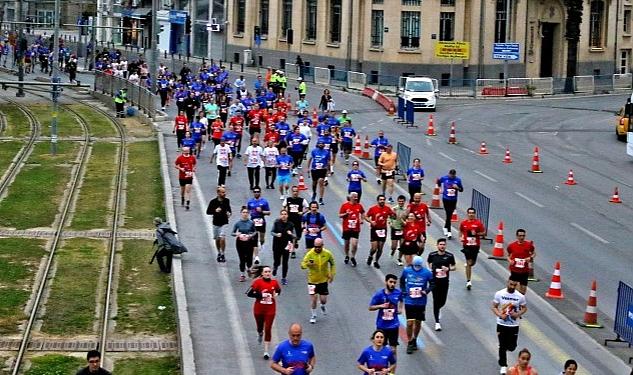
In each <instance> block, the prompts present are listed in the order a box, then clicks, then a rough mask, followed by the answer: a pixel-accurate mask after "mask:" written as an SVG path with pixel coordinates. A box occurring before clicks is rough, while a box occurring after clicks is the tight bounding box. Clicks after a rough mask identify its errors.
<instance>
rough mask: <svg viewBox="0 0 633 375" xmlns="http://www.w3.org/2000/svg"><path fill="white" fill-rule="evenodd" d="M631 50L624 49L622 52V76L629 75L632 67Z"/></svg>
mask: <svg viewBox="0 0 633 375" xmlns="http://www.w3.org/2000/svg"><path fill="white" fill-rule="evenodd" d="M630 60H631V50H630V49H623V50H621V51H620V74H627V73H629V66H630V65H631V61H630Z"/></svg>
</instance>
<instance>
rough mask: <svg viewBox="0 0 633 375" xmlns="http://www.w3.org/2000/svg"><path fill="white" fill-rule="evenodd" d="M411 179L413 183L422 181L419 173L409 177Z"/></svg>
mask: <svg viewBox="0 0 633 375" xmlns="http://www.w3.org/2000/svg"><path fill="white" fill-rule="evenodd" d="M411 178H412V179H413V180H414V181H420V180H421V179H422V176H421V175H420V174H419V173H414V174H412V175H411Z"/></svg>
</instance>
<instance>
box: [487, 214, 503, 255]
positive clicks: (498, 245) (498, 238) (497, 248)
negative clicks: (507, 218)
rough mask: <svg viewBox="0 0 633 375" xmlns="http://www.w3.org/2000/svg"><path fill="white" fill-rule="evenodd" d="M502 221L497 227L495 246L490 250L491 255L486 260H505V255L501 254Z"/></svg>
mask: <svg viewBox="0 0 633 375" xmlns="http://www.w3.org/2000/svg"><path fill="white" fill-rule="evenodd" d="M503 241H504V240H503V221H500V222H499V227H497V235H496V236H495V245H494V246H493V248H492V254H491V255H490V256H489V257H488V259H499V260H503V259H505V256H504V255H505V253H504V252H503Z"/></svg>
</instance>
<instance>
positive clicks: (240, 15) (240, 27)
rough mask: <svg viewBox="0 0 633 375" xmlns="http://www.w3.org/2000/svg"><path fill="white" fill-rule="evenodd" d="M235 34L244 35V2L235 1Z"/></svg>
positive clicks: (243, 0)
mask: <svg viewBox="0 0 633 375" xmlns="http://www.w3.org/2000/svg"><path fill="white" fill-rule="evenodd" d="M234 17H235V30H234V32H235V34H244V29H245V21H246V0H235V16H234Z"/></svg>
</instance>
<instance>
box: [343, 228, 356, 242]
mask: <svg viewBox="0 0 633 375" xmlns="http://www.w3.org/2000/svg"><path fill="white" fill-rule="evenodd" d="M359 234H360V232H356V231H353V230H344V231H343V236H342V237H343V239H344V240H349V239H350V238H356V239H358V235H359Z"/></svg>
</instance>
